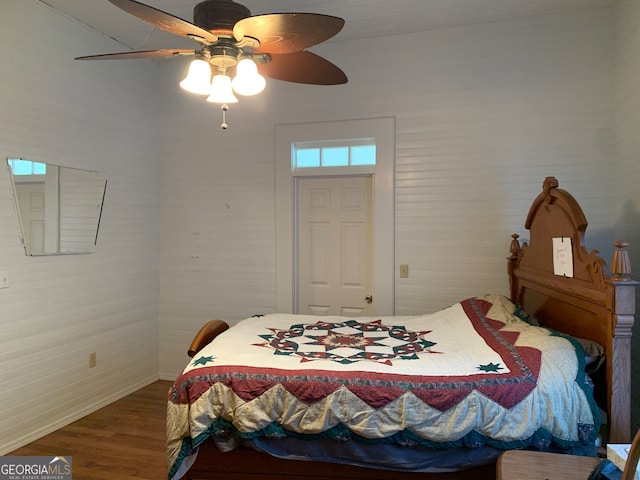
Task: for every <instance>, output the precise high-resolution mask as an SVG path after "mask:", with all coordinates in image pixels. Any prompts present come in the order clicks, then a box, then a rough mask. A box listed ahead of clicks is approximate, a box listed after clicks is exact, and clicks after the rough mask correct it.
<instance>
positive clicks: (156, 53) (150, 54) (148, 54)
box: [75, 48, 195, 60]
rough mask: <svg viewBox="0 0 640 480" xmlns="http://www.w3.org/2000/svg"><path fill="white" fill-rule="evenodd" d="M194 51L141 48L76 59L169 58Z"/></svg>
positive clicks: (190, 53) (77, 58)
mask: <svg viewBox="0 0 640 480" xmlns="http://www.w3.org/2000/svg"><path fill="white" fill-rule="evenodd" d="M194 53H195V51H194V50H186V49H181V48H174V49H164V50H141V51H138V52H120V53H105V54H102V55H87V56H85V57H76V58H75V60H121V59H125V60H126V59H138V58H167V57H175V56H177V55H193V54H194Z"/></svg>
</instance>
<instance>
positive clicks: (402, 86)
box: [159, 9, 614, 378]
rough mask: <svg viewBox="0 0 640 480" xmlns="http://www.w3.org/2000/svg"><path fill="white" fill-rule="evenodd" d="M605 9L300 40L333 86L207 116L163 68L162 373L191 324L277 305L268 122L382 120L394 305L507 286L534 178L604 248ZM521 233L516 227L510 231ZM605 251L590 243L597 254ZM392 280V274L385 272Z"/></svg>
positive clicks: (404, 308)
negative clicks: (389, 168)
mask: <svg viewBox="0 0 640 480" xmlns="http://www.w3.org/2000/svg"><path fill="white" fill-rule="evenodd" d="M612 49H613V31H612V14H611V11H610V10H608V9H597V10H589V11H581V12H578V13H572V14H559V15H553V16H544V17H529V18H523V19H518V20H512V21H505V22H496V23H486V24H481V25H473V26H464V27H459V28H449V29H444V30H435V31H430V32H423V33H418V34H411V35H398V36H395V37H387V38H377V39H370V40H367V41H349V42H340V41H339V37H338V39H337V40H336V41H335V42H328V43H326V44H322V45H320V46H318V47H316V48H314V49H313V50H314V51H315V52H317V53H319V54H320V55H323V56H325V57H326V58H328V59H330V60H331V61H332V62H335V63H336V64H337V65H339V66H341V67H342V68H343V69H344V70H345V72H346V73H347V74H348V76H349V83H348V84H347V85H344V86H335V87H318V86H305V85H294V84H286V83H283V82H277V81H269V83H268V86H267V89H266V91H265V92H264V93H263V94H261V95H260V96H258V97H256V98H250V99H246V98H242V99H240V102H239V103H238V104H234V105H231V109H230V110H229V112H228V115H227V120H228V123H229V125H230V128H229V129H228V130H226V131H222V130H220V129H219V128H218V125H219V123H220V121H221V116H220V111H219V110H218V109H217V108H216V107H215V106H212V105H209V104H207V103H206V102H204V100H203V99H200V98H186V97H185V94H184V93H182V92H180V91H179V89H178V88H177V87H176V86H175V83H176V82H177V81H178V80H179V78H180V77H181V76H182V75H183V68H184V67H183V66H181V65H178V64H177V63H174V64H172V65H171V66H167V67H166V68H167V70H168V71H169V73H168V74H167V75H166V76H163V78H164V79H165V80H166V84H165V85H164V88H165V94H164V98H165V102H166V103H164V106H165V107H166V108H167V110H166V111H165V114H164V115H163V122H164V125H163V131H164V135H163V138H164V139H166V140H167V142H166V144H165V145H164V147H163V149H162V150H163V159H162V160H163V163H162V165H163V172H162V186H161V191H162V194H161V211H160V217H161V222H160V229H161V231H160V267H159V268H160V351H161V356H160V373H161V376H162V377H166V378H171V377H172V376H173V375H175V374H176V373H177V371H178V370H179V369H180V368H181V366H182V364H183V363H184V362H185V361H186V354H185V346H186V345H187V344H188V342H189V340H190V339H191V337H192V335H193V334H194V333H195V331H196V330H197V329H198V328H199V327H200V326H201V325H202V324H203V323H204V321H206V320H208V319H210V318H214V317H218V318H223V319H225V320H229V321H231V322H233V321H236V320H238V319H240V318H244V317H246V316H248V315H251V314H254V313H269V312H272V311H273V310H274V308H275V300H274V290H273V289H274V277H275V262H274V255H275V246H274V236H275V233H274V219H275V217H276V216H277V215H288V212H275V211H274V185H273V182H274V159H273V151H274V143H273V142H274V140H273V126H274V125H276V124H284V123H296V122H314V121H327V120H332V119H356V118H371V117H383V116H384V117H388V116H395V117H396V120H397V122H396V124H397V132H396V155H397V156H396V171H395V176H396V180H395V187H396V194H395V202H396V205H395V212H396V226H395V232H396V247H395V258H396V262H397V264H404V263H406V264H409V271H410V275H409V278H407V279H400V278H396V290H395V304H396V313H397V314H411V313H418V312H429V311H434V310H436V309H439V308H442V307H444V306H447V305H449V304H451V303H454V302H455V301H458V300H459V299H461V298H464V297H466V296H471V295H476V294H481V293H484V292H486V291H492V292H499V293H507V278H506V260H505V257H506V255H507V254H508V248H509V240H510V235H511V233H513V232H518V233H521V234H525V232H524V227H523V224H524V219H525V216H526V213H527V211H528V208H529V206H530V204H531V201H532V200H533V198H534V197H535V195H537V194H538V193H539V192H540V191H541V186H542V181H543V179H544V178H545V176H548V175H555V176H557V177H558V178H559V180H560V184H561V186H562V187H565V188H566V189H568V190H569V191H571V192H572V193H573V194H574V195H575V196H576V198H577V199H578V200H579V201H580V202H581V204H582V205H583V206H584V208H585V214H586V215H587V217H588V219H589V221H590V226H589V232H588V235H587V238H588V243H589V245H593V248H600V249H602V250H605V249H608V250H609V252H610V251H611V248H610V247H608V246H606V245H608V244H609V240H610V234H611V228H612V225H611V218H610V215H609V214H610V211H611V202H612V197H611V190H610V188H608V187H609V185H610V181H611V176H612V173H611V171H610V166H609V165H610V162H611V160H612V158H613V156H614V144H613V130H612V122H613V102H612V84H613V83H612V75H613V71H612V58H611V53H612ZM523 236H525V237H526V235H523ZM602 245H605V248H602ZM396 276H397V268H396Z"/></svg>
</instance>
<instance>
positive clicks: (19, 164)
mask: <svg viewBox="0 0 640 480" xmlns="http://www.w3.org/2000/svg"><path fill="white" fill-rule="evenodd" d="M9 165H11V171H12V172H13V174H14V175H31V162H29V161H28V160H19V159H15V160H9Z"/></svg>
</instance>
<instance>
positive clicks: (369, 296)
mask: <svg viewBox="0 0 640 480" xmlns="http://www.w3.org/2000/svg"><path fill="white" fill-rule="evenodd" d="M364 301H365V302H367V303H373V295H371V294H369V295H367V296H366V297H364Z"/></svg>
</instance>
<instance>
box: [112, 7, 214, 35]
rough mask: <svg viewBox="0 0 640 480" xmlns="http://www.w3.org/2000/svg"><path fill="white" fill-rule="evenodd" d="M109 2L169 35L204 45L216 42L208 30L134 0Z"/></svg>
mask: <svg viewBox="0 0 640 480" xmlns="http://www.w3.org/2000/svg"><path fill="white" fill-rule="evenodd" d="M109 1H110V2H111V3H113V4H114V5H115V6H116V7H118V8H121V9H122V10H124V11H125V12H127V13H130V14H131V15H133V16H135V17H138V18H139V19H140V20H142V21H143V22H146V23H148V24H150V25H153V26H154V27H156V28H159V29H161V30H165V31H167V32H169V33H173V34H175V35H180V36H183V37H189V38H192V39H194V40H195V41H197V42H200V43H202V44H205V45H208V44H211V43H215V42H217V41H218V37H217V35H214V34H213V33H211V32H209V31H208V30H204V29H202V28H200V27H198V26H197V25H194V24H193V23H190V22H187V21H186V20H182V19H181V18H178V17H174V16H173V15H171V14H170V13H166V12H163V11H162V10H158V9H157V8H154V7H150V6H149V5H145V4H144V3H140V2H136V1H135V0H109Z"/></svg>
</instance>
